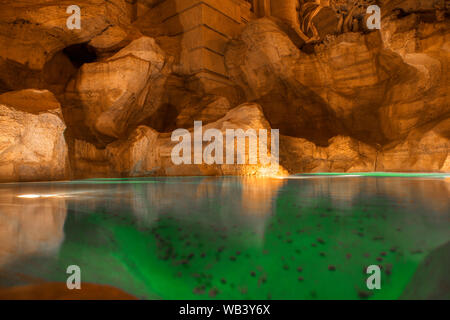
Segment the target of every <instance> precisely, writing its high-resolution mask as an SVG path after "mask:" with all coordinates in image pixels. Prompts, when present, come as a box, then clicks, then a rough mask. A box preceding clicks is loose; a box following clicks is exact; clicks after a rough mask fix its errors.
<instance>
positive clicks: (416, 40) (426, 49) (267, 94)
mask: <svg viewBox="0 0 450 320" xmlns="http://www.w3.org/2000/svg"><path fill="white" fill-rule="evenodd" d="M391 19H393V18H391ZM448 34H449V26H448V23H445V24H444V23H435V24H425V23H421V24H418V17H414V16H409V17H406V18H404V20H400V21H399V20H398V19H397V20H396V19H393V20H386V23H385V28H384V29H383V32H382V33H381V35H380V34H379V33H377V32H376V33H370V34H367V35H363V34H359V33H345V34H342V35H339V36H337V37H334V38H331V39H330V40H328V41H327V42H325V43H324V44H322V45H317V46H316V48H315V52H314V53H312V54H305V53H303V52H301V51H300V50H299V49H297V48H296V46H295V45H294V43H293V42H292V41H291V40H290V38H289V37H288V35H287V34H286V33H284V32H283V30H282V28H281V27H280V26H279V25H278V24H277V23H276V22H274V21H272V20H270V19H261V20H257V21H254V22H251V23H250V24H249V26H248V27H247V28H246V29H245V30H244V31H243V33H242V35H241V37H240V38H239V39H238V40H236V41H234V42H233V43H231V44H230V46H229V49H228V51H227V54H226V63H227V66H228V69H229V72H230V75H231V77H232V78H233V79H234V80H235V81H236V82H238V83H239V84H240V85H241V86H242V87H243V88H244V89H245V92H246V97H247V99H250V100H256V101H258V102H259V103H260V104H261V105H262V107H263V109H264V113H265V115H266V117H267V119H268V120H269V122H270V123H271V125H272V127H279V128H280V129H281V133H282V134H284V135H288V136H295V137H298V138H303V139H306V140H309V141H308V142H309V143H313V145H314V143H316V144H319V146H331V145H332V144H333V142H332V141H335V140H334V139H335V138H333V137H336V136H347V137H349V138H351V139H356V140H359V141H360V142H362V143H363V144H365V145H367V147H368V146H371V147H370V148H369V147H368V150H370V149H372V150H371V151H370V152H369V153H370V154H371V156H370V157H369V158H374V157H373V155H374V154H375V153H376V150H378V151H379V152H383V154H385V155H384V156H383V157H381V158H380V159H381V160H380V161H381V163H384V164H383V165H381V166H377V167H376V168H375V167H374V162H373V161H372V160H370V161H366V164H365V165H362V166H358V167H359V168H360V169H362V170H363V171H366V170H387V171H396V170H398V171H408V170H412V171H420V170H425V171H426V169H425V168H427V167H428V168H429V169H428V170H431V171H445V166H444V163H445V159H446V157H447V155H448V153H449V146H448V138H449V135H448V132H444V131H445V130H442V129H439V130H440V131H439V132H441V133H440V135H438V136H436V135H435V134H434V135H433V132H434V131H428V130H432V129H431V128H432V127H430V126H429V125H428V124H429V123H437V122H442V121H444V122H443V123H444V125H443V126H444V127H445V123H446V122H445V119H448V112H449V111H450V109H449V107H450V106H449V104H448V103H447V102H446V101H448V92H449V90H448V89H449V82H448V75H447V73H446V72H445V71H444V70H446V69H447V68H448V67H447V65H448V61H449V56H448V50H447V49H446V47H445V43H446V42H445V39H447V37H448ZM273 43H277V46H273V45H272V44H273ZM419 128H420V129H419ZM439 128H441V126H439ZM422 135H423V136H422ZM428 136H430V137H431V136H435V139H434V141H435V143H430V142H426V141H430V140H433V139H431V138H426V137H428ZM332 138H333V139H332ZM330 139H331V140H330ZM422 139H424V140H423V142H422ZM287 141H293V140H290V139H288V140H287ZM413 141H414V142H413ZM424 144H426V145H427V149H428V154H429V155H428V156H426V155H425V153H426V152H424V151H421V150H423V148H424ZM297 145H298V142H297ZM282 147H283V143H282ZM380 147H382V148H381V149H382V150H381V149H380ZM298 148H299V147H294V148H293V149H298ZM353 149H354V150H357V149H358V148H353ZM397 152H398V153H399V154H398V155H397V156H396V155H395V154H396V153H397ZM401 154H403V156H402V155H401ZM299 158H301V157H300V156H299ZM312 158H314V157H312ZM347 158H348V161H347V163H346V165H345V166H344V167H346V168H347V169H344V171H347V170H348V168H351V167H352V165H351V164H352V162H353V161H356V159H357V158H358V156H357V155H356V154H355V155H354V156H351V155H347ZM407 158H409V159H410V160H407ZM350 159H352V160H350ZM400 159H402V160H400ZM432 159H434V160H432ZM311 161H312V160H311ZM389 162H392V163H391V164H389ZM299 163H300V162H298V164H299ZM368 163H370V165H368ZM400 163H403V167H402V166H401V165H400ZM291 166H292V164H291ZM306 167H307V166H304V167H299V168H296V169H293V171H294V172H295V171H298V170H300V171H304V170H305V171H308V170H311V169H305V168H306ZM344 167H342V166H341V168H340V169H343V168H344ZM363 168H365V169H363ZM320 170H325V171H328V170H329V171H334V170H337V169H333V168H330V167H327V166H325V167H321V168H320Z"/></svg>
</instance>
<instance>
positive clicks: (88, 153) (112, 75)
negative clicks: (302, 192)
mask: <svg viewBox="0 0 450 320" xmlns="http://www.w3.org/2000/svg"><path fill="white" fill-rule="evenodd" d="M192 3H193V5H192V6H190V5H189V6H188V5H187V3H186V2H183V1H176V0H165V1H125V0H114V1H107V2H105V1H88V2H84V1H81V2H80V3H79V4H78V5H79V6H80V7H81V8H82V15H81V29H79V30H78V29H74V30H70V29H69V28H67V26H66V22H67V19H68V17H69V14H68V13H67V12H66V10H65V9H67V8H66V7H65V6H64V5H55V4H54V3H53V2H49V1H44V0H41V1H37V2H36V1H28V0H21V1H4V2H2V5H1V6H2V10H1V13H0V93H7V94H10V93H11V92H14V91H17V90H21V89H27V90H31V91H27V92H28V93H26V94H25V93H22V97H21V98H20V99H22V100H21V102H20V104H21V105H22V106H23V108H25V109H27V108H28V109H33V108H40V107H36V100H35V98H34V97H33V96H31V95H29V92H33V91H32V90H48V91H49V92H52V93H53V94H54V97H55V99H56V101H53V100H52V99H53V98H51V99H50V100H51V101H52V102H51V103H54V104H56V103H60V104H61V110H62V114H63V119H64V125H65V126H66V127H67V128H66V130H65V132H64V139H65V143H66V144H67V145H68V157H69V160H70V166H69V165H68V166H67V168H68V169H69V172H68V174H69V175H68V177H73V178H81V177H83V178H89V177H123V176H131V177H135V176H149V175H177V174H180V175H224V174H233V175H241V174H244V175H259V174H260V172H262V171H264V170H260V169H261V168H259V169H258V168H256V167H252V165H249V166H247V168H245V166H244V167H238V166H235V167H225V166H220V165H214V166H198V165H193V166H190V167H186V166H181V167H176V166H175V165H174V164H173V163H172V164H170V163H168V156H167V155H168V154H169V153H170V150H169V148H172V147H173V146H174V144H173V143H172V142H171V141H170V133H171V132H172V131H173V130H176V129H180V128H186V129H192V127H193V123H194V121H202V122H203V124H204V125H206V124H207V125H208V126H210V128H212V126H219V127H220V128H216V129H219V130H223V129H226V127H227V124H223V123H222V122H221V121H222V120H221V119H223V118H224V117H226V116H227V115H229V114H230V112H232V114H233V118H236V119H239V120H237V121H238V122H239V123H242V125H243V126H244V127H245V128H250V127H251V124H250V125H249V123H250V122H249V123H245V121H243V120H245V117H246V116H247V114H246V111H245V112H244V109H243V108H241V106H242V105H243V104H255V105H259V106H261V108H262V113H261V114H260V115H259V116H258V117H260V122H261V123H263V122H264V123H265V124H264V126H263V127H264V128H266V129H270V128H271V129H279V130H280V134H281V137H280V163H281V164H282V165H283V166H284V169H286V172H287V173H290V174H295V173H300V172H333V171H334V172H355V171H362V172H371V171H411V172H422V171H429V172H448V170H449V163H450V160H449V150H450V145H449V137H450V133H449V130H450V129H449V122H448V119H449V118H448V115H449V112H450V105H449V103H448V101H449V91H450V90H449V87H450V85H449V78H448V77H449V76H448V74H449V72H448V68H449V45H448V43H449V37H450V36H449V34H450V33H449V30H450V25H449V19H448V16H449V12H448V8H446V7H445V6H442V5H440V4H439V3H438V1H429V2H427V1H407V0H399V1H379V2H378V3H379V4H380V5H381V12H382V21H381V26H382V27H381V29H380V30H374V31H369V30H368V29H367V28H366V27H365V26H364V21H365V19H366V18H367V17H366V16H365V13H364V8H365V6H366V5H369V4H371V3H372V1H362V2H361V5H360V6H359V7H358V8H356V9H355V10H353V11H352V12H348V11H351V10H350V7H349V2H348V1H343V2H342V1H331V2H329V3H330V6H325V7H323V8H321V9H320V10H319V11H318V12H317V14H315V13H314V14H312V15H309V13H311V12H313V11H314V12H315V9H314V8H316V7H317V5H315V4H305V3H303V4H302V6H301V8H300V9H301V10H300V12H297V11H296V10H295V7H296V1H293V0H286V1H280V2H279V5H277V6H272V7H273V8H272V9H271V12H267V10H269V9H268V8H267V7H261V3H260V4H258V5H255V6H254V12H252V11H251V6H250V5H249V4H248V2H245V3H244V1H242V3H241V4H239V3H238V2H236V1H231V0H223V1H213V0H211V1H210V2H208V4H205V3H203V2H201V1H194V2H192ZM258 3H259V2H258ZM277 3H278V2H277ZM326 3H327V1H325V2H324V4H326ZM311 10H313V11H311ZM308 12H309V13H308ZM343 12H344V13H343ZM335 15H336V16H335ZM347 16H348V17H349V18H348V17H347ZM49 17H51V18H49ZM308 17H311V19H310V18H308ZM342 17H344V18H345V19H344V21H340V20H342ZM347 18H348V19H347ZM297 19H299V20H298V21H297ZM305 19H306V20H305ZM308 19H309V20H308ZM309 22H311V23H309ZM312 26H314V28H316V29H317V31H318V35H319V36H318V38H317V39H314V40H313V41H309V40H305V39H301V35H299V32H298V31H299V30H300V29H301V30H303V31H304V33H305V35H306V36H307V37H314V33H315V31H314V28H312ZM296 28H300V29H296ZM8 99H10V98H8ZM45 100H48V98H47V97H46V98H45ZM50 100H48V101H50ZM16 102H17V101H16ZM9 103H10V104H12V103H13V102H12V101H10V102H9ZM27 105H28V106H27ZM48 108H50V107H47V106H42V109H43V110H44V109H48ZM25 109H23V110H25ZM239 110H240V111H239ZM238 112H243V113H242V114H241V115H238V114H237V113H238ZM27 119H28V118H27ZM256 127H257V128H259V127H260V126H259V125H257V126H256ZM50 130H52V129H51V127H50ZM49 135H54V134H53V133H52V132H50V133H49ZM60 164H61V161H55V162H54V165H60ZM52 165H53V164H52ZM260 167H261V166H260ZM1 170H2V171H3V172H6V171H8V170H9V171H8V172H10V173H9V176H11V177H16V178H10V180H20V179H22V178H20V177H21V176H25V177H28V178H26V179H31V178H30V177H33V179H42V180H48V179H51V180H56V179H61V177H65V175H62V174H53V173H49V172H48V170H50V171H52V170H53V171H55V172H60V168H59V167H55V168H53V169H51V168H50V167H48V169H45V170H47V172H46V173H42V174H41V176H38V175H36V174H30V173H29V172H25V171H23V170H22V169H20V170H19V169H17V170H18V171H15V173H14V174H12V173H11V165H9V167H8V168H6V167H2V169H1ZM14 170H16V169H14ZM45 170H44V171H45ZM19 171H20V172H19ZM30 175H31V176H30Z"/></svg>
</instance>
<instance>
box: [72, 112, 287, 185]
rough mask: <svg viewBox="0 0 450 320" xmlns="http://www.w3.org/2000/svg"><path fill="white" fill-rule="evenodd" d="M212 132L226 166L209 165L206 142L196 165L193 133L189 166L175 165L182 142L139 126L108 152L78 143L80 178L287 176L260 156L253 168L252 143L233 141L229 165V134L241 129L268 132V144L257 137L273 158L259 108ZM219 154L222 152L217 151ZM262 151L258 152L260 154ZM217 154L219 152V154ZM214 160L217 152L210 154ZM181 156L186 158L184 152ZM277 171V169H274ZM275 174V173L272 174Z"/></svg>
mask: <svg viewBox="0 0 450 320" xmlns="http://www.w3.org/2000/svg"><path fill="white" fill-rule="evenodd" d="M209 129H216V130H218V132H219V133H220V134H222V135H223V141H224V143H223V145H222V148H223V151H222V152H223V157H222V159H223V162H222V163H223V164H220V163H219V164H217V163H214V164H207V163H206V160H205V159H206V158H205V157H203V155H204V154H205V153H206V152H207V151H206V149H207V146H208V145H210V143H211V142H214V141H215V139H212V140H211V142H206V141H205V142H203V148H202V151H201V152H202V153H201V155H202V159H201V163H198V164H196V163H194V157H195V149H194V139H195V138H194V131H193V129H190V130H189V131H187V130H186V133H185V135H184V136H183V139H187V140H186V141H190V143H189V145H190V146H191V148H190V153H189V154H188V158H189V159H190V160H189V161H190V164H179V165H177V164H175V163H174V162H173V160H172V153H173V151H174V150H175V147H176V145H177V144H179V142H180V141H179V140H175V141H173V140H172V134H171V133H158V132H156V131H155V130H153V129H151V128H149V127H146V126H140V127H138V128H137V129H136V130H134V131H133V132H132V133H131V134H130V135H129V136H128V137H127V138H126V139H121V140H118V141H116V142H114V143H111V144H109V145H108V146H107V147H106V148H105V149H102V150H100V149H97V148H96V147H95V146H93V145H92V144H89V143H87V142H82V141H77V142H76V145H75V154H76V159H77V160H78V161H77V163H80V164H81V167H79V169H81V170H80V172H81V174H83V172H90V174H94V175H95V174H97V176H101V175H102V174H101V173H102V172H103V174H104V175H105V176H123V177H128V176H146V175H163V176H166V175H167V176H186V175H256V176H259V175H261V176H263V175H277V174H285V173H286V171H285V170H284V169H283V168H282V167H280V168H275V167H273V168H272V167H271V166H270V164H261V161H260V160H261V158H260V157H259V156H258V159H257V160H258V163H256V164H251V162H250V159H249V148H248V145H249V142H248V141H247V142H246V144H247V147H246V148H245V149H240V148H239V147H238V144H239V141H238V140H237V139H234V141H235V148H234V151H235V153H234V156H235V161H234V163H235V164H226V155H227V150H226V138H225V136H226V130H227V129H234V130H238V129H242V130H243V131H244V132H246V131H247V130H249V129H253V130H255V132H256V134H258V130H259V129H266V130H267V132H268V140H267V144H266V142H264V141H263V140H261V136H259V137H256V138H257V139H258V138H259V139H258V140H257V141H258V143H259V141H262V143H263V145H265V148H266V149H267V150H268V153H267V155H268V156H270V151H271V142H270V141H271V140H270V137H271V136H270V130H271V129H270V126H269V124H268V122H267V120H266V119H265V118H264V115H263V113H262V110H261V108H260V106H258V105H255V104H244V105H241V106H238V107H236V108H234V109H232V110H231V111H229V112H228V113H227V114H226V115H225V116H224V117H223V118H221V119H219V120H218V121H216V122H212V123H210V124H207V125H204V126H203V129H202V130H203V133H205V132H206V131H207V130H209ZM200 139H201V138H200ZM216 150H219V149H218V148H217V149H216ZM258 151H259V150H258ZM216 152H217V151H216ZM208 154H211V155H212V156H214V155H215V153H214V152H211V153H208ZM179 155H181V156H183V155H184V152H180V153H179ZM239 155H241V156H242V157H243V159H245V160H244V161H245V164H238V163H237V157H238V156H239ZM274 168H275V169H274ZM271 170H272V171H271Z"/></svg>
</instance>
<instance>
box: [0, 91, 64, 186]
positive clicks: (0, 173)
mask: <svg viewBox="0 0 450 320" xmlns="http://www.w3.org/2000/svg"><path fill="white" fill-rule="evenodd" d="M65 129H66V126H65V124H64V122H63V120H62V114H61V108H60V106H59V103H58V101H56V99H55V97H54V96H53V94H52V93H50V92H48V91H38V90H23V91H15V92H8V93H5V94H3V95H0V181H1V182H10V181H36V180H62V179H65V178H67V177H68V166H69V164H68V152H67V145H66V141H65V139H64V130H65Z"/></svg>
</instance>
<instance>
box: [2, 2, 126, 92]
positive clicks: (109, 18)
mask: <svg viewBox="0 0 450 320" xmlns="http://www.w3.org/2000/svg"><path fill="white" fill-rule="evenodd" d="M73 4H74V3H72V2H68V1H62V2H61V1H59V2H51V1H42V0H40V1H33V0H19V1H16V0H14V1H9V0H6V1H2V4H1V10H0V71H1V72H0V80H1V82H3V83H4V86H5V87H6V88H7V89H8V90H15V89H24V88H26V86H24V80H25V85H26V84H27V83H28V84H31V85H33V86H37V85H40V86H41V87H44V86H45V84H44V83H42V82H43V81H44V80H43V79H42V77H44V76H45V75H43V74H42V73H41V72H42V70H43V69H44V67H45V65H46V63H48V62H49V61H50V60H51V59H52V58H53V56H54V55H55V54H57V53H58V52H59V51H62V50H63V49H64V48H66V47H68V46H70V45H72V44H79V43H84V42H88V41H90V40H91V39H93V38H94V37H96V36H97V35H100V34H101V33H102V32H103V31H104V30H105V29H106V28H108V27H109V26H111V25H123V24H129V23H130V21H131V12H130V10H129V6H128V4H127V2H126V1H125V0H113V1H103V0H94V1H78V2H77V3H76V5H78V6H79V7H80V8H81V9H82V10H81V12H82V19H81V29H79V30H69V29H68V28H67V27H66V21H67V19H68V17H69V16H70V14H67V12H66V9H67V7H69V6H70V5H73ZM18 78H19V79H18ZM20 78H21V79H22V81H19V80H20ZM26 78H29V79H26ZM0 87H1V86H0Z"/></svg>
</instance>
